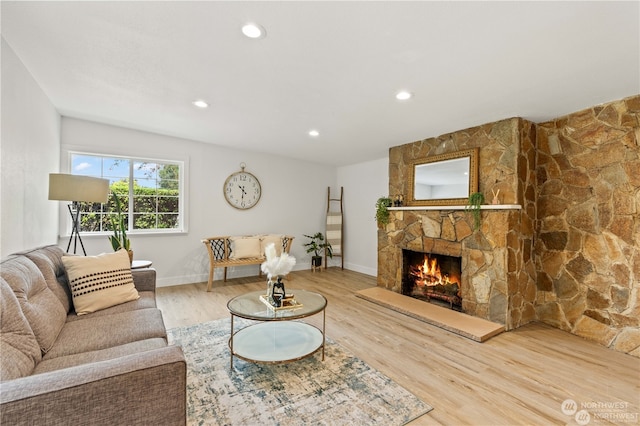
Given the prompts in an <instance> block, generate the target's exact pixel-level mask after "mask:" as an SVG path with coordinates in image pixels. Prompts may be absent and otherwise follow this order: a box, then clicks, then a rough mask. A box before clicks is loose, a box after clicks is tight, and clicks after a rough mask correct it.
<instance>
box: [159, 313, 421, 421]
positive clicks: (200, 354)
mask: <svg viewBox="0 0 640 426" xmlns="http://www.w3.org/2000/svg"><path fill="white" fill-rule="evenodd" d="M236 322H237V324H238V328H240V327H241V326H244V325H245V324H244V322H245V320H243V319H241V318H236ZM250 323H251V322H250V321H246V324H250ZM229 326H230V320H229V318H224V319H220V320H216V321H211V322H205V323H200V324H196V325H192V326H186V327H179V328H173V329H170V330H169V331H168V332H167V334H168V340H169V342H170V343H171V344H172V345H180V346H181V347H182V350H183V351H184V356H185V358H186V360H187V394H188V396H187V404H188V405H187V423H188V424H194V425H195V424H214V425H216V424H220V425H223V424H224V425H275V424H278V425H283V426H284V425H301V424H316V425H319V424H336V423H340V421H339V419H343V420H344V422H345V423H352V424H362V425H367V424H368V425H373V424H384V425H397V426H399V425H403V424H407V423H408V422H410V421H411V420H414V419H416V418H418V417H420V416H421V415H423V414H425V413H427V412H429V411H430V410H432V407H430V406H429V405H428V404H427V403H425V402H423V401H421V400H420V399H419V398H417V397H416V396H415V395H414V394H412V393H411V392H409V391H408V390H407V389H405V388H404V387H402V386H400V385H399V384H398V383H397V382H394V381H393V380H391V379H390V378H389V377H387V376H385V375H384V374H382V373H380V372H379V371H377V370H376V369H374V368H373V367H371V366H370V365H368V364H367V363H365V362H364V361H362V360H361V359H359V358H357V357H356V356H355V355H354V354H353V353H351V352H350V351H349V350H348V349H346V348H344V347H343V346H342V345H340V344H338V343H336V342H335V341H333V340H331V339H330V338H327V344H326V357H325V360H324V361H322V360H321V358H320V357H319V356H311V357H308V358H305V359H303V360H300V361H296V362H290V363H285V364H279V365H273V364H261V363H251V362H247V363H236V366H235V368H234V369H230V368H229V361H228V359H229ZM220 389H224V390H225V391H224V392H220ZM340 401H348V402H349V403H339V402H340ZM220 407H223V409H221V408H220ZM265 407H269V409H265ZM349 420H350V421H349Z"/></svg>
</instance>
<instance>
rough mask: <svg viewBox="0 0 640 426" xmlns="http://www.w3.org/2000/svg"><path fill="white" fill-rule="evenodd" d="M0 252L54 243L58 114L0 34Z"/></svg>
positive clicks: (56, 222) (55, 229) (6, 252)
mask: <svg viewBox="0 0 640 426" xmlns="http://www.w3.org/2000/svg"><path fill="white" fill-rule="evenodd" d="M1 52H2V53H1V54H2V91H1V92H2V110H1V117H2V123H1V126H0V127H2V132H1V138H2V142H1V144H0V157H1V160H0V167H1V169H0V172H1V174H2V179H1V183H0V194H1V195H0V255H1V256H2V257H4V256H6V255H8V254H10V253H14V252H16V251H20V250H24V249H27V248H31V247H36V246H39V245H45V244H55V243H56V241H57V224H58V209H57V208H56V203H55V202H54V201H49V200H48V191H49V173H55V172H57V171H58V167H59V161H60V115H59V114H58V113H57V111H56V109H55V108H54V106H53V105H52V104H51V102H50V101H49V98H47V96H46V94H45V93H44V92H43V91H42V89H41V88H40V86H38V83H37V82H36V81H35V80H34V79H33V77H32V76H31V74H30V73H29V71H28V70H27V69H26V68H25V66H24V64H23V63H22V62H21V61H20V59H19V58H18V57H17V56H16V54H15V53H14V51H13V50H12V49H11V47H10V46H9V45H8V44H7V42H6V41H5V39H4V38H2V44H1Z"/></svg>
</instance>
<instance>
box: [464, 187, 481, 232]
mask: <svg viewBox="0 0 640 426" xmlns="http://www.w3.org/2000/svg"><path fill="white" fill-rule="evenodd" d="M483 204H484V195H483V194H482V192H474V193H473V194H470V195H469V201H468V203H467V209H468V210H470V211H471V214H472V215H473V230H474V231H477V230H478V229H480V224H481V221H482V215H481V213H482V210H481V206H482V205H483Z"/></svg>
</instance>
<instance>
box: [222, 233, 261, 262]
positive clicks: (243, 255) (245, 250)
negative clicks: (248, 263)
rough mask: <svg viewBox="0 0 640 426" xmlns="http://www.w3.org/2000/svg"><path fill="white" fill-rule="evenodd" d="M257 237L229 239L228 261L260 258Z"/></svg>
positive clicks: (258, 239)
mask: <svg viewBox="0 0 640 426" xmlns="http://www.w3.org/2000/svg"><path fill="white" fill-rule="evenodd" d="M262 255H263V252H262V251H261V247H260V238H259V237H233V238H231V255H230V256H229V259H247V258H255V257H262Z"/></svg>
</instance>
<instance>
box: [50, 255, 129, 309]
mask: <svg viewBox="0 0 640 426" xmlns="http://www.w3.org/2000/svg"><path fill="white" fill-rule="evenodd" d="M62 263H63V264H64V267H65V269H66V272H67V277H68V278H69V287H70V288H71V297H72V298H73V307H74V309H75V311H76V313H77V314H78V315H85V314H88V313H91V312H95V311H98V310H100V309H104V308H109V307H111V306H115V305H119V304H120V303H124V302H129V301H131V300H136V299H137V298H138V297H140V296H139V295H138V291H137V290H136V287H135V285H134V284H133V276H132V275H131V263H130V261H129V254H128V253H127V251H126V250H118V251H117V252H115V253H103V254H100V255H98V256H64V257H63V258H62Z"/></svg>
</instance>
